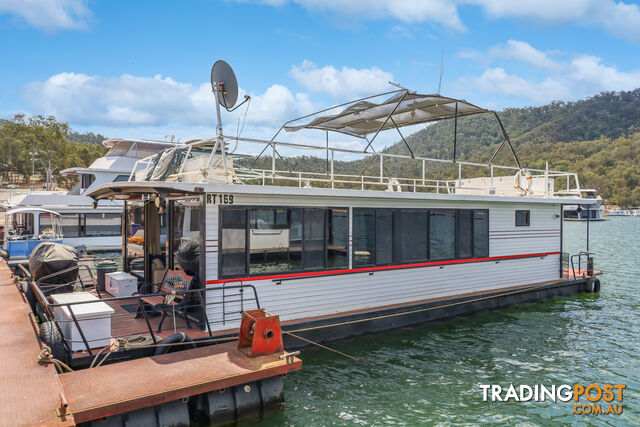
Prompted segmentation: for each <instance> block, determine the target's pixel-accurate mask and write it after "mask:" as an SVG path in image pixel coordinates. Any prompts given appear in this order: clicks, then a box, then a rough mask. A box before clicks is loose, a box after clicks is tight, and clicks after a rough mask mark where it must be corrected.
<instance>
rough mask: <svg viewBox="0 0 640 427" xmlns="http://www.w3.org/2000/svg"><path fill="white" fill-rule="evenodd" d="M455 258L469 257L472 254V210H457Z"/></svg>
mask: <svg viewBox="0 0 640 427" xmlns="http://www.w3.org/2000/svg"><path fill="white" fill-rule="evenodd" d="M456 238H457V240H458V242H457V245H458V254H457V258H471V256H472V255H473V211H471V210H466V209H465V210H459V211H458V230H457V233H456Z"/></svg>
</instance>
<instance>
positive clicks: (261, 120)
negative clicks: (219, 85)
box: [23, 73, 315, 128]
mask: <svg viewBox="0 0 640 427" xmlns="http://www.w3.org/2000/svg"><path fill="white" fill-rule="evenodd" d="M244 93H245V92H244V91H241V94H240V99H242V96H243V95H244ZM251 95H252V100H251V106H250V109H249V112H248V114H247V125H248V126H266V127H275V126H278V125H280V124H282V122H283V121H285V120H286V119H289V118H292V117H297V116H301V115H304V114H308V113H309V112H311V111H312V110H313V109H314V108H315V105H313V104H312V102H311V101H310V100H309V97H308V96H307V95H306V94H302V93H297V94H295V95H294V94H293V93H291V91H290V90H289V89H287V88H286V87H284V86H281V85H273V86H271V87H269V88H268V89H267V90H266V91H265V92H264V93H263V94H258V95H253V94H251ZM23 97H24V98H25V100H26V101H27V103H28V104H29V106H30V107H31V109H32V110H33V111H35V112H38V113H43V114H51V115H54V116H56V117H57V118H58V119H61V120H65V121H69V122H71V123H72V124H80V125H88V124H95V125H102V126H118V127H128V126H129V127H134V126H167V125H169V124H179V125H186V126H206V125H215V104H214V98H213V94H212V93H211V87H210V85H209V84H208V83H203V84H201V85H199V86H195V85H192V84H190V83H182V82H177V81H175V80H173V79H172V78H170V77H162V76H160V75H156V76H154V77H137V76H131V75H123V76H120V77H103V76H88V75H86V74H76V73H60V74H56V75H54V76H51V77H50V78H49V79H47V80H46V81H44V82H33V83H30V84H29V85H27V86H26V87H25V88H24V89H23ZM242 114H244V107H241V108H239V109H238V110H236V112H234V113H233V114H228V113H226V112H225V122H226V123H227V124H233V128H235V124H236V119H237V118H238V117H240V116H241V115H242Z"/></svg>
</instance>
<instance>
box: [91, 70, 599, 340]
mask: <svg viewBox="0 0 640 427" xmlns="http://www.w3.org/2000/svg"><path fill="white" fill-rule="evenodd" d="M224 80H225V81H228V79H224ZM233 80H234V81H235V78H234V79H233ZM212 85H213V90H214V92H215V93H216V95H217V96H218V100H219V102H220V104H222V105H223V107H225V108H227V109H229V108H231V107H233V104H234V102H227V101H228V100H227V98H226V96H227V94H228V93H233V90H234V89H233V87H228V86H227V87H225V86H224V84H223V83H222V82H221V81H213V82H212ZM345 107H346V108H345ZM218 108H219V106H218ZM476 114H487V115H490V116H492V117H493V118H495V119H496V126H498V127H499V129H500V131H501V133H502V135H503V141H502V143H501V144H500V146H499V148H498V150H500V149H501V148H503V146H508V147H509V148H510V150H511V152H512V153H513V159H514V164H515V165H514V166H499V165H496V164H493V163H492V161H493V159H492V160H491V161H490V162H489V163H488V164H479V163H471V162H466V161H460V160H459V159H457V158H456V148H455V147H456V139H457V126H458V118H459V117H462V116H469V115H476ZM218 118H219V119H220V116H218ZM442 120H452V121H453V122H454V123H455V126H454V129H455V131H454V133H453V135H452V139H453V144H452V153H453V155H452V156H451V158H449V159H434V158H427V157H420V156H417V155H414V153H413V152H412V149H411V146H410V145H409V144H408V143H407V141H406V140H405V139H404V137H402V140H403V141H404V142H405V144H406V148H407V154H406V155H403V154H394V153H386V152H384V151H377V150H376V151H374V150H373V144H374V142H375V140H376V137H377V136H378V134H379V133H380V132H384V131H387V130H389V131H392V132H394V133H395V132H401V129H402V128H403V127H405V126H410V125H416V124H426V123H433V122H438V121H442ZM283 130H284V131H286V132H292V135H294V136H295V135H296V134H295V132H298V131H302V130H319V131H320V132H321V140H322V141H323V142H324V141H325V138H326V144H321V145H318V146H314V147H313V149H315V150H317V151H321V152H323V153H325V152H326V164H327V167H326V170H325V171H317V170H315V171H302V170H293V169H292V168H290V167H289V166H288V162H287V161H286V158H284V157H281V156H280V153H281V151H282V150H288V151H289V152H290V151H292V150H294V149H301V150H308V149H309V147H310V146H309V145H305V144H302V143H298V142H295V141H294V142H282V141H278V140H277V139H276V138H277V137H278V135H279V134H280V132H281V131H283ZM333 133H340V134H342V135H349V136H351V137H354V138H355V139H359V140H361V141H364V144H363V145H365V144H366V148H365V149H364V150H355V149H353V150H352V149H345V148H339V147H337V146H333V145H332V144H331V141H330V138H329V135H330V134H333ZM400 135H402V134H401V133H400ZM237 142H238V143H239V145H238V148H237V149H234V153H231V152H229V150H228V149H227V145H229V146H235V145H236V143H237ZM251 144H258V146H261V147H263V150H262V153H261V155H260V156H255V155H254V156H251V157H247V156H239V155H238V154H237V153H239V152H240V151H241V149H242V147H243V146H244V147H246V146H247V145H251ZM505 148H506V147H505ZM249 152H254V153H255V152H256V151H249ZM264 152H266V153H267V154H268V155H269V157H270V158H268V159H264V158H262V154H263V153H264ZM307 152H308V151H307ZM303 153H304V151H303ZM344 153H347V154H349V155H351V156H354V155H360V156H361V157H362V158H363V159H364V160H365V164H366V165H367V166H369V167H364V168H362V166H360V167H358V168H357V169H356V168H355V167H352V168H351V169H352V171H349V172H345V171H344V170H343V171H340V172H338V171H337V170H336V169H337V168H336V165H337V163H336V161H335V156H338V155H341V154H344ZM496 153H497V151H496ZM494 158H495V155H494ZM398 159H401V160H403V161H406V162H413V164H414V165H415V170H417V171H419V172H418V173H417V174H416V176H401V175H397V174H395V173H394V171H393V170H392V168H391V166H392V164H393V163H392V162H394V161H397V160H398ZM323 163H324V161H323ZM278 164H281V165H282V166H278ZM442 164H445V165H446V164H449V165H451V166H453V167H455V168H456V170H457V175H458V176H457V178H456V179H446V180H445V179H435V178H430V177H429V175H430V173H431V170H432V167H437V165H442ZM140 165H143V166H144V169H140ZM354 165H355V164H354ZM388 166H389V167H388ZM372 168H374V169H375V172H370V170H371V169H372ZM494 172H501V173H494ZM505 172H508V176H505ZM472 173H473V174H475V175H470V174H472ZM483 174H484V175H483ZM564 182H566V183H567V187H566V188H563V189H561V190H556V189H555V186H556V184H558V183H564ZM570 183H571V185H569V184H570ZM86 194H87V195H88V196H90V197H92V198H94V199H95V200H100V201H104V200H122V201H124V202H125V209H126V211H127V213H128V214H127V215H125V218H126V219H127V221H129V220H130V219H131V218H138V220H139V221H140V223H139V227H138V232H139V233H140V231H141V230H142V234H144V240H143V244H142V247H137V248H136V249H135V250H131V248H130V247H127V245H129V244H130V237H131V234H129V235H127V236H123V245H125V248H126V250H125V251H124V254H125V256H124V258H123V266H124V269H125V270H127V271H130V272H132V273H135V274H137V275H138V276H139V277H140V280H141V281H145V282H157V281H155V280H154V278H156V277H158V274H159V272H161V271H164V269H167V268H168V269H183V268H184V269H185V270H186V269H187V267H185V266H184V265H183V261H182V260H183V259H184V258H180V257H179V256H177V255H179V253H180V248H181V247H182V246H183V245H185V243H188V242H192V243H193V242H195V243H196V244H197V245H199V247H200V251H199V252H193V257H194V258H193V259H192V261H195V264H194V265H195V266H194V265H191V266H190V267H188V269H189V270H191V271H192V274H196V276H197V278H198V282H199V286H200V288H204V289H205V290H206V291H205V292H204V294H205V297H206V301H205V302H204V303H203V304H202V306H201V307H206V309H202V310H200V309H199V308H198V307H199V306H198V304H195V305H194V306H193V307H194V308H193V310H192V311H189V315H192V316H193V317H194V318H195V319H199V321H200V324H201V325H205V324H206V326H203V328H204V330H207V329H209V330H210V331H213V332H214V333H216V334H220V335H224V334H227V333H231V331H232V330H233V328H237V327H238V325H239V321H240V315H239V312H240V311H241V310H243V309H244V310H247V309H252V308H256V307H262V308H265V309H266V310H267V311H269V312H272V313H277V314H279V315H280V318H281V320H282V321H283V325H284V329H285V330H286V331H289V332H291V333H295V334H297V335H298V337H306V339H311V340H313V341H328V340H333V339H338V338H343V337H347V336H352V335H357V334H361V333H367V332H374V331H381V330H385V329H390V328H396V327H402V326H406V325H411V324H416V323H419V322H423V321H427V320H432V319H437V318H442V317H446V316H451V315H458V314H462V313H468V312H473V311H477V310H481V309H486V308H496V307H502V306H506V305H512V304H521V303H525V302H530V301H536V300H539V299H542V298H548V297H554V296H564V295H570V294H573V293H577V292H582V291H585V290H597V289H599V281H597V279H595V277H594V274H597V273H594V272H593V268H592V267H593V263H592V261H593V260H592V258H590V256H589V254H588V253H586V252H583V253H581V254H580V255H574V256H572V257H571V258H569V255H568V254H566V253H564V252H563V251H564V247H563V240H562V224H563V205H565V204H571V205H575V204H580V205H586V206H592V205H594V204H595V203H596V202H597V201H596V200H595V199H591V198H583V197H582V195H581V189H580V187H579V184H578V179H577V175H576V174H575V173H571V172H562V171H554V170H549V169H545V170H538V169H527V168H525V167H524V166H523V165H522V164H521V163H520V161H519V159H518V157H517V155H516V153H515V151H514V150H513V147H511V143H510V140H509V137H508V135H507V133H506V131H505V130H504V127H503V126H502V124H501V123H500V119H499V116H498V114H497V113H495V112H493V111H490V110H487V109H484V108H481V107H478V106H476V105H473V104H471V103H469V102H467V101H464V100H460V99H453V98H447V97H444V96H441V95H425V94H420V93H416V92H412V91H410V90H407V89H404V88H400V89H398V90H394V91H391V92H387V93H384V94H381V95H377V96H373V97H368V98H364V99H360V100H357V101H354V102H352V103H348V104H343V105H341V106H338V107H336V108H335V109H333V110H330V109H329V110H323V111H321V112H319V113H318V114H316V115H312V116H306V117H303V118H301V119H298V120H294V121H291V122H288V123H286V124H285V125H283V126H282V128H281V129H280V131H279V132H278V133H277V134H276V135H275V136H274V137H273V138H271V139H265V140H261V139H251V138H243V137H238V136H229V135H225V134H224V133H223V130H222V124H221V122H220V121H219V123H218V135H217V136H216V137H214V138H211V139H204V140H198V141H192V142H190V143H187V144H186V145H185V146H183V147H174V148H171V149H169V150H165V151H164V153H163V154H162V156H161V157H160V158H158V157H148V158H146V159H142V160H141V161H139V162H138V166H137V167H136V168H135V170H134V173H132V174H131V179H130V180H129V181H121V182H110V183H104V184H102V185H99V186H95V187H93V188H91V189H90V190H89V191H88V192H87V193H86ZM159 212H166V213H167V218H169V221H168V225H167V226H168V230H169V231H168V241H167V244H166V245H161V242H160V240H159V233H158V229H159V224H158V221H157V218H158V213H159ZM187 219H188V221H189V224H190V226H189V227H188V228H187V227H185V226H184V224H185V223H186V221H187ZM129 225H130V224H126V229H127V230H130V227H129ZM187 229H188V230H190V231H191V233H192V234H191V235H190V236H186V237H185V235H184V233H185V230H187ZM129 233H131V231H129ZM587 233H588V232H587ZM136 258H137V259H136ZM581 258H582V261H583V262H582V264H581V265H582V268H581V267H580V265H579V261H580V259H581ZM584 258H589V262H586V261H585V259H584ZM569 260H571V267H573V268H569V267H570V265H569ZM134 262H135V265H134ZM587 264H589V265H590V267H591V268H587ZM142 321H143V320H141V322H142ZM141 327H144V324H142V323H141ZM197 333H198V332H197V331H193V330H192V332H189V334H190V335H191V336H194V335H196V336H197ZM287 337H288V339H291V340H292V341H291V342H289V343H288V345H289V346H292V345H293V346H294V347H295V346H302V345H305V342H304V341H300V340H298V339H297V338H295V337H294V338H292V336H290V335H287Z"/></svg>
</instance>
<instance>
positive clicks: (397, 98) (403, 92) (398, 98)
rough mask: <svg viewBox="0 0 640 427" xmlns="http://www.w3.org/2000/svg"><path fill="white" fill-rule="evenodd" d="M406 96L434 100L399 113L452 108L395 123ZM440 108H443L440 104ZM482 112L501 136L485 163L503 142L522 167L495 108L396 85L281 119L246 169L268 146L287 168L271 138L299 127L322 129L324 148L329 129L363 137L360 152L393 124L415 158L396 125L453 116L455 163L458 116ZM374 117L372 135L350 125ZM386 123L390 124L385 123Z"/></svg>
mask: <svg viewBox="0 0 640 427" xmlns="http://www.w3.org/2000/svg"><path fill="white" fill-rule="evenodd" d="M385 95H392V97H391V98H389V99H387V100H386V101H384V102H382V103H379V104H375V103H369V105H366V104H362V105H360V107H361V109H353V107H355V106H356V105H358V103H364V101H367V100H369V99H372V98H377V97H380V96H385ZM408 96H409V97H413V98H414V99H419V98H420V97H423V98H425V99H429V98H432V100H433V101H435V102H434V103H433V104H430V105H423V106H422V107H418V106H415V107H414V108H413V109H412V108H411V106H405V107H406V108H405V110H404V111H402V113H407V112H409V113H414V112H415V111H417V110H420V111H423V112H424V111H425V110H426V109H428V108H433V107H443V105H442V104H440V103H439V102H438V101H442V102H443V103H445V102H446V103H448V104H451V103H453V109H454V111H453V114H451V113H450V112H449V113H441V114H440V115H434V117H431V118H429V117H426V118H425V117H423V118H421V119H417V120H415V121H411V120H409V121H407V122H405V123H398V122H397V121H396V120H395V119H394V117H393V116H394V114H395V113H396V111H397V110H398V108H400V106H401V105H402V103H403V101H405V100H406V99H407V97H408ZM394 104H395V105H394ZM385 105H393V108H391V110H390V111H389V113H387V114H383V115H380V114H378V115H372V116H370V117H364V115H363V117H361V118H358V119H352V120H351V121H347V122H345V123H344V124H342V125H341V126H338V125H336V126H334V127H331V126H330V125H328V123H330V122H331V121H335V120H337V119H340V118H344V117H346V116H349V115H352V116H356V115H360V114H361V113H365V112H366V111H372V110H373V109H374V108H379V107H381V106H385ZM459 105H464V106H466V107H467V108H468V109H469V110H468V111H466V112H460V111H459ZM345 106H349V107H348V108H346V109H345V110H343V111H341V112H339V113H337V114H335V115H331V116H321V117H318V118H316V119H315V120H312V121H311V122H309V123H307V124H304V125H299V126H290V125H291V124H292V123H295V122H297V121H300V120H304V119H308V118H310V117H313V116H317V115H318V114H321V113H324V112H327V111H330V110H334V109H336V108H340V107H345ZM444 108H446V107H444ZM482 113H486V114H490V115H493V116H494V117H495V118H496V120H497V122H498V126H499V127H500V132H501V133H502V137H503V139H502V141H501V142H500V144H499V145H498V148H497V149H496V151H495V152H494V154H493V156H492V157H491V160H490V161H489V164H490V165H491V164H492V162H493V160H494V159H495V157H496V156H497V155H498V152H499V151H500V149H501V148H502V146H503V145H504V144H505V142H506V143H507V145H508V146H509V148H510V151H511V153H512V155H513V158H514V160H515V163H516V164H517V166H518V169H522V166H521V164H520V159H519V158H518V155H517V154H516V152H515V149H514V148H513V145H512V144H511V139H510V138H509V135H508V134H507V132H506V130H505V128H504V126H503V124H502V121H501V120H500V117H499V115H498V113H497V112H496V111H493V110H487V109H484V108H481V107H478V106H476V105H474V104H471V103H469V102H467V101H465V100H461V99H455V98H449V97H444V96H441V95H439V94H434V95H422V94H417V93H416V92H415V91H410V90H409V89H406V88H400V89H397V90H392V91H388V92H383V93H379V94H377V95H371V96H367V97H364V98H359V99H356V100H354V101H349V102H345V103H342V104H338V105H334V106H332V107H329V108H325V109H323V110H320V111H316V112H315V113H311V114H307V115H304V116H302V117H298V118H295V119H292V120H289V121H287V122H285V123H284V124H283V125H282V126H281V127H280V128H279V129H278V131H277V132H276V133H275V135H274V136H273V137H272V138H271V140H270V141H268V142H267V143H266V144H265V146H264V148H263V149H262V151H260V153H259V154H258V156H256V158H255V159H254V160H253V162H252V163H251V166H250V167H249V168H250V169H252V168H253V166H254V165H255V164H256V162H257V161H258V160H259V159H260V157H261V156H262V155H263V154H264V152H265V151H266V150H267V148H269V146H271V147H272V151H273V159H272V162H275V160H276V156H277V157H279V158H280V159H281V160H282V161H283V162H284V163H285V165H286V167H287V168H288V169H289V171H291V168H290V166H289V164H288V163H287V162H286V161H285V160H284V158H282V156H281V155H280V153H279V152H278V151H277V150H276V147H275V145H276V144H275V143H274V140H275V138H276V137H277V136H278V135H279V134H280V132H281V131H282V130H283V129H284V130H286V131H287V132H295V131H298V130H302V129H316V130H324V131H325V132H326V135H327V136H326V138H327V147H328V144H329V141H328V134H329V132H335V133H341V134H345V135H349V136H352V137H354V138H358V139H363V140H365V141H366V142H367V145H366V146H365V148H364V150H363V151H362V152H363V153H369V151H368V150H369V148H372V149H373V145H372V144H373V142H374V141H375V139H376V138H377V136H378V135H379V134H380V132H381V131H383V130H388V129H391V128H392V127H393V128H395V129H396V131H397V132H398V134H399V135H400V138H401V140H402V142H403V143H404V145H405V146H406V147H407V149H408V151H409V153H410V155H411V158H415V155H414V152H413V149H412V148H411V146H410V145H409V143H408V142H407V140H406V138H405V137H404V135H403V134H402V132H401V131H400V128H401V127H404V126H410V125H417V124H423V123H434V122H439V121H444V120H449V119H453V120H454V131H453V153H452V160H453V163H457V143H458V117H463V116H469V115H475V114H482ZM378 119H384V120H382V123H381V124H380V126H378V128H377V130H376V131H375V133H374V134H373V137H372V138H369V134H370V132H368V131H367V130H366V129H361V130H360V131H359V132H358V131H357V128H355V127H354V125H358V124H362V123H363V122H366V121H370V120H378ZM389 123H390V124H391V125H389ZM349 125H352V128H355V129H356V130H348V128H349ZM373 152H374V153H375V150H373Z"/></svg>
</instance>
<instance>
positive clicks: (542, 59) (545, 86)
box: [460, 40, 640, 103]
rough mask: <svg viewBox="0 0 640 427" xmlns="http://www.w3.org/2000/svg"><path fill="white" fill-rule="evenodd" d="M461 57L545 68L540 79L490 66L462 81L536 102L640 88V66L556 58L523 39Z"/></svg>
mask: <svg viewBox="0 0 640 427" xmlns="http://www.w3.org/2000/svg"><path fill="white" fill-rule="evenodd" d="M474 52H475V51H474ZM476 53H477V55H476ZM460 56H463V57H467V58H470V59H476V57H484V58H492V57H493V58H496V57H498V58H505V59H511V60H515V61H518V62H522V63H524V64H527V65H530V66H533V67H536V68H538V69H541V70H544V72H545V77H544V79H543V80H542V81H538V82H536V81H531V80H527V79H525V78H522V77H519V76H516V75H513V74H508V73H507V72H506V71H505V70H504V68H489V69H487V70H485V71H484V73H483V74H482V75H481V76H479V77H472V78H463V79H461V81H460V83H464V84H472V85H474V86H475V87H477V88H479V89H480V90H482V91H486V92H492V93H502V94H505V95H509V96H514V97H519V98H525V99H527V100H530V101H533V102H535V103H546V102H550V101H553V100H557V99H564V100H573V99H579V98H583V97H585V96H590V95H594V94H596V93H599V92H603V91H619V90H632V89H635V88H637V87H640V69H637V70H633V71H630V72H625V71H620V70H618V69H617V68H616V67H615V66H612V65H605V64H603V63H602V59H601V58H598V57H596V56H591V55H577V56H576V57H574V58H573V59H572V60H570V61H559V60H553V59H551V58H550V56H549V52H542V51H539V50H537V49H535V48H534V47H532V46H531V45H529V44H528V43H526V42H523V41H517V40H509V41H508V42H507V43H506V44H503V45H499V46H494V47H492V48H491V49H489V53H488V55H482V54H481V53H480V52H475V53H474V55H466V54H465V55H463V52H461V53H460Z"/></svg>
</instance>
